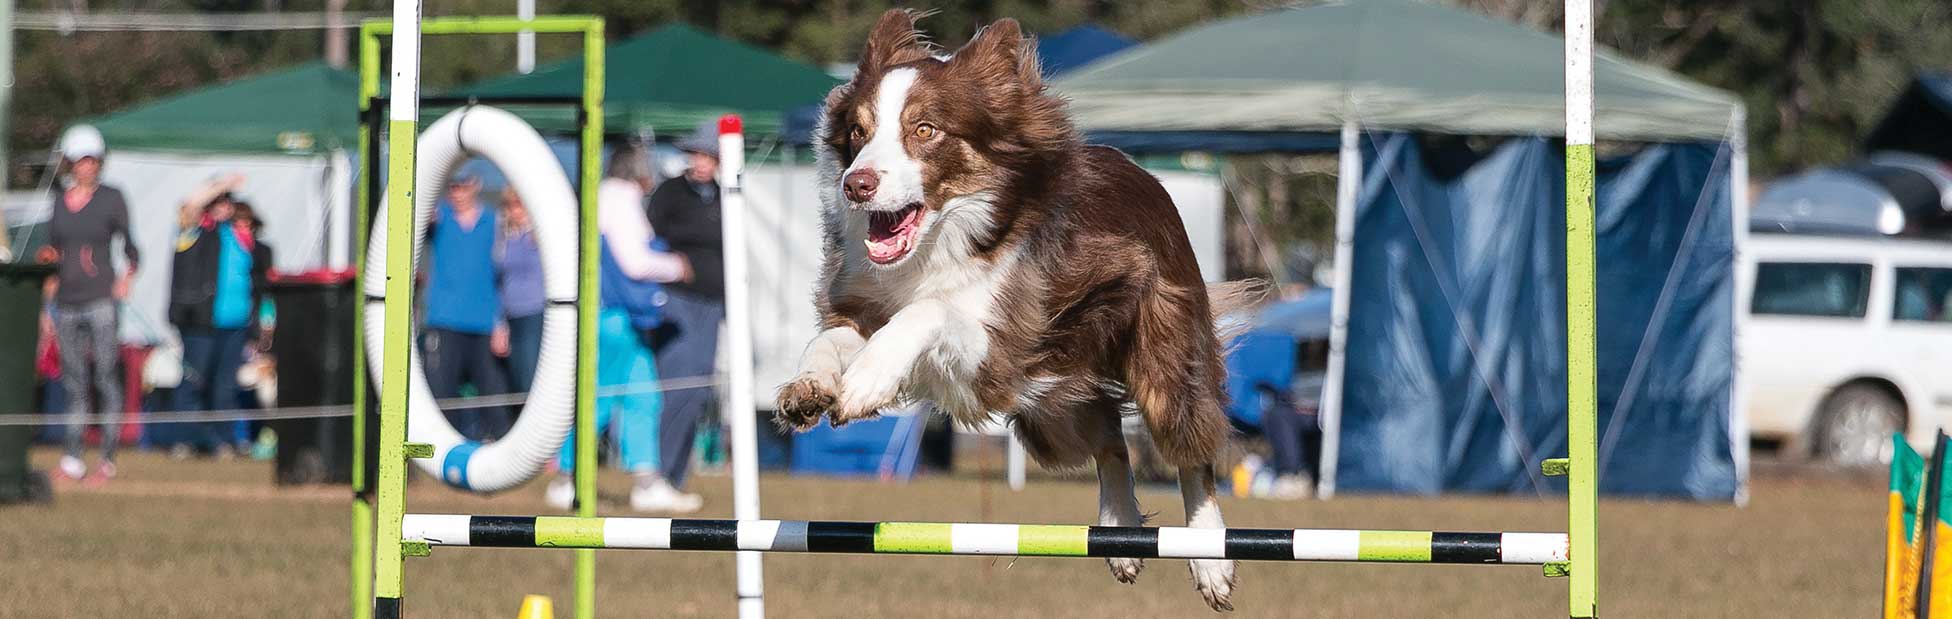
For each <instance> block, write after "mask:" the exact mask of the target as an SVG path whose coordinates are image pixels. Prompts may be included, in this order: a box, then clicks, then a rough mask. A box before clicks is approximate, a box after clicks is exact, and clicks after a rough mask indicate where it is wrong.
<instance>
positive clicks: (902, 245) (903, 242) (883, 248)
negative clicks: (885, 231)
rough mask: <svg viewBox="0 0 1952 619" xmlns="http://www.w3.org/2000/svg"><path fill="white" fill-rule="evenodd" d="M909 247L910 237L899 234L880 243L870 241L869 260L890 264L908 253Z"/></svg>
mask: <svg viewBox="0 0 1952 619" xmlns="http://www.w3.org/2000/svg"><path fill="white" fill-rule="evenodd" d="M907 246H908V237H907V236H906V235H899V234H898V235H895V236H891V237H888V238H886V239H883V240H881V241H879V242H876V241H872V240H870V241H868V259H869V260H873V261H875V262H888V261H891V260H894V259H896V258H900V257H901V255H902V253H904V252H906V251H908V247H907Z"/></svg>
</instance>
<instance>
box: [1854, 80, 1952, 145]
mask: <svg viewBox="0 0 1952 619" xmlns="http://www.w3.org/2000/svg"><path fill="white" fill-rule="evenodd" d="M1864 150H1865V152H1877V151H1902V152H1909V153H1918V154H1920V155H1925V156H1929V157H1932V158H1935V159H1939V160H1942V161H1943V160H1952V73H1925V74H1920V75H1919V76H1918V77H1917V78H1915V79H1913V80H1912V81H1911V86H1910V87H1908V88H1906V89H1905V91H1904V93H1903V94H1900V95H1898V99H1897V101H1894V102H1892V104H1891V109H1890V111H1887V112H1885V114H1884V119H1883V120H1880V121H1878V124H1877V127H1876V128H1875V129H1872V130H1871V133H1870V135H1868V136H1866V137H1865V138H1864Z"/></svg>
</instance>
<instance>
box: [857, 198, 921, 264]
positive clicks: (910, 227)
mask: <svg viewBox="0 0 1952 619" xmlns="http://www.w3.org/2000/svg"><path fill="white" fill-rule="evenodd" d="M921 223H922V209H919V208H918V209H911V210H909V211H907V212H905V213H903V214H902V216H901V221H899V222H895V225H894V226H893V227H891V228H889V229H888V237H887V238H884V239H881V240H879V241H876V240H874V239H868V240H867V245H868V259H869V260H873V261H875V262H881V263H887V262H893V261H894V260H895V259H896V258H900V257H902V255H903V254H906V253H908V250H910V249H914V247H915V231H916V229H917V228H919V227H921Z"/></svg>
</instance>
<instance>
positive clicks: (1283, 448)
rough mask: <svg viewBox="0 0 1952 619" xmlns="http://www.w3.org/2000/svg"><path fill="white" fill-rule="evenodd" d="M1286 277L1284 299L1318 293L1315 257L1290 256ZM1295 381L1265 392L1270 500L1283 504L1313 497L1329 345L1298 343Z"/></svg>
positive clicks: (1306, 254) (1305, 253)
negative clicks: (1278, 390)
mask: <svg viewBox="0 0 1952 619" xmlns="http://www.w3.org/2000/svg"><path fill="white" fill-rule="evenodd" d="M1283 262H1284V263H1285V264H1283V267H1285V270H1286V271H1287V273H1286V275H1287V277H1286V278H1284V279H1285V283H1283V284H1282V286H1281V289H1280V290H1281V293H1280V299H1281V300H1282V301H1294V300H1296V299H1300V298H1302V297H1303V296H1307V294H1308V293H1309V292H1310V291H1312V290H1314V287H1315V269H1316V261H1315V258H1314V254H1313V253H1312V252H1308V251H1305V250H1302V249H1299V248H1297V249H1295V250H1292V251H1290V252H1288V255H1287V256H1286V259H1285V260H1284V261H1283ZM1296 344H1297V345H1296V347H1295V348H1296V350H1295V355H1296V356H1297V358H1296V360H1295V361H1296V362H1295V368H1296V372H1295V381H1294V384H1293V385H1291V386H1290V387H1289V390H1288V391H1289V392H1288V393H1273V392H1271V390H1267V389H1265V388H1263V393H1262V394H1261V401H1262V402H1263V403H1264V408H1263V412H1262V414H1261V432H1262V434H1264V435H1265V436H1266V437H1267V442H1268V451H1269V452H1270V455H1271V456H1273V457H1272V458H1270V460H1272V463H1271V464H1272V465H1273V467H1274V475H1275V477H1274V485H1273V488H1272V494H1273V496H1274V498H1279V499H1302V498H1307V497H1309V496H1311V495H1313V494H1314V490H1315V468H1316V465H1317V462H1316V459H1317V458H1319V455H1318V454H1320V453H1321V443H1322V430H1321V423H1320V416H1319V415H1320V405H1321V399H1322V398H1321V393H1322V385H1323V383H1324V382H1325V380H1324V379H1325V372H1326V370H1327V367H1328V342H1327V341H1326V340H1305V341H1300V342H1297V343H1296Z"/></svg>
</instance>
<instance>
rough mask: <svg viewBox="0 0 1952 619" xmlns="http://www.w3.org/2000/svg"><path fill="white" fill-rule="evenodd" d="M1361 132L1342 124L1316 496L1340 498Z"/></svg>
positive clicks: (1350, 122)
mask: <svg viewBox="0 0 1952 619" xmlns="http://www.w3.org/2000/svg"><path fill="white" fill-rule="evenodd" d="M1361 138H1362V130H1361V127H1360V126H1359V125H1358V124H1357V122H1356V120H1355V116H1354V114H1350V116H1349V119H1348V120H1345V121H1343V122H1342V146H1341V149H1340V151H1339V154H1340V161H1339V163H1338V165H1337V167H1336V172H1335V282H1334V284H1332V290H1331V295H1332V301H1331V305H1330V308H1331V309H1330V310H1329V331H1328V374H1327V376H1325V377H1324V378H1323V381H1322V402H1321V412H1320V414H1321V418H1320V419H1321V426H1322V452H1321V454H1320V457H1321V462H1320V464H1319V465H1318V466H1317V470H1318V471H1319V472H1320V474H1321V479H1318V480H1316V482H1315V484H1316V491H1315V495H1316V496H1318V497H1321V498H1324V499H1329V498H1334V497H1335V475H1336V463H1337V462H1339V461H1340V458H1341V449H1342V383H1343V373H1344V369H1343V368H1344V367H1346V363H1347V359H1348V342H1349V292H1350V291H1349V285H1350V282H1351V281H1353V280H1354V279H1355V266H1354V260H1355V258H1354V256H1355V242H1356V238H1355V237H1356V198H1357V193H1358V192H1359V191H1360V189H1361V187H1362V148H1361Z"/></svg>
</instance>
